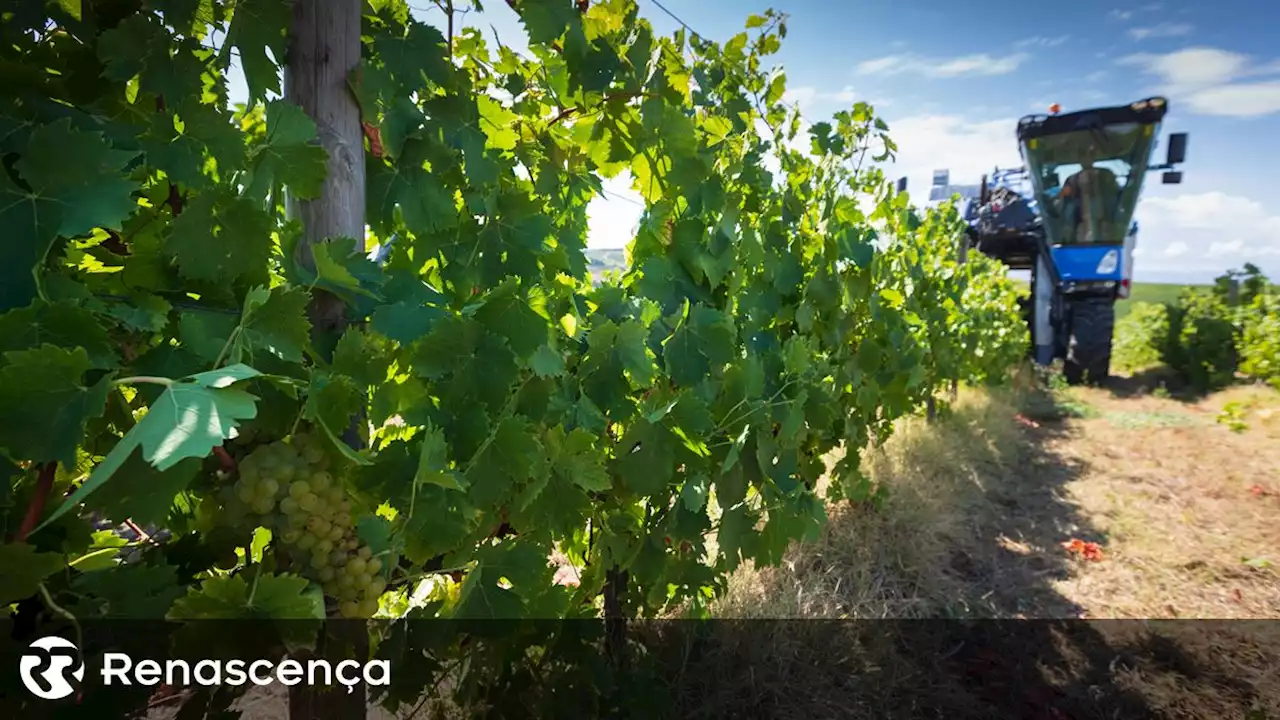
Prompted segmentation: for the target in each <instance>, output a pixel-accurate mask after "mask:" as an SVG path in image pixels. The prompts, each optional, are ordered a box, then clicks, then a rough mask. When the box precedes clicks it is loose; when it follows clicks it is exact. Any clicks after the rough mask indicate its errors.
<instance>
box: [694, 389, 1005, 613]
mask: <svg viewBox="0 0 1280 720" xmlns="http://www.w3.org/2000/svg"><path fill="white" fill-rule="evenodd" d="M1016 412H1017V410H1016V408H1015V407H1014V404H1013V398H1011V397H1009V396H996V395H990V394H983V393H977V392H965V393H962V395H961V397H960V398H959V400H958V402H957V403H956V405H955V406H954V408H953V413H954V414H953V415H952V417H951V418H949V419H948V420H946V421H944V422H941V423H938V424H936V425H934V426H930V425H928V424H927V423H926V422H925V421H924V420H923V419H919V418H912V419H910V420H907V421H904V422H903V423H901V424H900V426H899V428H898V430H897V434H895V435H894V437H893V438H892V439H890V440H889V442H888V443H887V444H886V445H885V446H884V447H883V448H881V449H879V450H875V451H869V452H866V453H864V458H863V462H864V463H865V464H866V467H867V469H868V470H869V474H870V476H871V478H872V479H873V481H875V482H876V483H877V484H879V485H882V486H884V487H885V488H886V489H887V490H888V493H887V496H886V497H885V499H884V501H883V502H882V503H881V504H880V506H879V507H878V508H877V507H876V506H874V505H872V504H869V503H868V504H862V505H857V506H849V505H847V504H846V505H841V506H839V507H835V508H831V510H830V517H829V520H828V523H827V526H826V528H825V530H824V532H823V535H822V538H821V539H820V540H818V541H817V542H815V543H812V544H806V545H801V544H797V545H794V546H793V547H792V549H791V551H790V552H789V553H788V555H787V557H786V559H785V561H784V564H783V566H781V567H778V568H764V569H759V570H757V569H754V568H750V567H748V568H744V569H743V570H741V571H739V572H738V573H737V574H736V575H735V576H734V578H733V579H732V581H731V583H730V588H729V592H728V594H727V595H726V596H725V597H724V599H723V600H721V601H720V602H719V603H718V605H717V606H716V607H715V609H714V614H715V615H716V616H718V617H729V618H918V617H938V616H940V615H951V614H953V613H952V612H951V610H953V609H955V608H953V607H952V606H953V605H954V602H953V601H954V600H955V599H961V598H963V597H964V596H966V595H972V593H959V594H958V593H957V592H956V590H957V583H958V582H959V583H963V582H965V581H964V579H963V578H959V577H957V575H956V573H954V572H951V571H949V570H948V568H949V566H950V565H951V564H952V560H953V559H954V558H955V557H956V552H957V550H958V549H960V548H962V546H963V545H965V544H966V543H965V540H966V538H968V537H972V536H973V534H974V530H973V527H972V524H973V518H974V513H973V512H972V510H973V507H972V506H973V503H974V501H975V499H977V498H982V497H983V496H984V494H985V493H986V492H987V491H988V490H990V489H992V480H993V478H999V477H1000V476H1001V475H1004V474H1006V472H1007V471H1008V469H1010V468H1016V467H1019V466H1021V465H1022V463H1023V461H1024V460H1025V459H1027V458H1025V457H1024V451H1025V448H1024V446H1023V443H1022V441H1021V437H1020V432H1019V430H1018V427H1017V425H1016V423H1015V422H1014V421H1013V419H1012V418H1013V416H1014V415H1015V414H1016ZM926 528H927V531H926V532H922V529H926ZM1013 543H1014V544H1016V541H1013Z"/></svg>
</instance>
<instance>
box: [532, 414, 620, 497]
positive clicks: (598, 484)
mask: <svg viewBox="0 0 1280 720" xmlns="http://www.w3.org/2000/svg"><path fill="white" fill-rule="evenodd" d="M547 444H548V445H549V446H550V448H551V452H552V458H551V462H552V464H553V466H554V467H555V470H556V472H558V473H560V475H561V476H562V477H564V478H565V479H566V480H568V481H570V482H572V483H573V484H575V485H577V486H578V487H580V488H582V489H583V490H589V491H594V492H602V491H605V490H608V489H609V487H610V485H611V484H612V483H611V482H610V480H609V473H608V472H607V471H606V470H605V466H604V453H603V451H602V450H601V449H599V448H597V447H596V439H595V436H594V435H592V434H591V433H589V432H587V431H586V430H584V429H582V428H574V429H573V430H571V431H570V432H569V434H568V435H565V433H564V429H563V428H559V427H557V428H554V429H552V430H551V432H550V433H549V434H548V438H547Z"/></svg>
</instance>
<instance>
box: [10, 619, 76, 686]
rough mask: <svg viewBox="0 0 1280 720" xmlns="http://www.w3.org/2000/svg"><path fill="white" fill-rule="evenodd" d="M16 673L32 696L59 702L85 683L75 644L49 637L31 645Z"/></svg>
mask: <svg viewBox="0 0 1280 720" xmlns="http://www.w3.org/2000/svg"><path fill="white" fill-rule="evenodd" d="M18 671H19V672H20V673H21V675H22V684H23V685H26V686H27V689H28V690H30V691H31V694H33V695H35V696H36V697H39V698H43V699H45V700H61V699H62V698H64V697H67V696H68V695H70V694H71V693H73V692H75V691H76V687H77V686H78V685H79V684H80V683H81V682H82V681H83V680H84V661H83V660H81V659H80V648H78V647H76V644H75V643H73V642H71V641H70V640H67V639H66V638H60V637H58V636H56V635H50V636H48V637H42V638H40V639H39V640H36V641H35V642H33V643H31V645H30V646H29V647H28V648H27V651H26V652H25V653H23V654H22V659H21V660H19V661H18ZM68 676H69V677H70V678H71V679H68ZM72 679H73V680H74V681H75V682H74V683H72V681H71V680H72Z"/></svg>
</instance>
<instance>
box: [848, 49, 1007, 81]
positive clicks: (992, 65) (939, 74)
mask: <svg viewBox="0 0 1280 720" xmlns="http://www.w3.org/2000/svg"><path fill="white" fill-rule="evenodd" d="M1028 57H1030V56H1029V55H1027V54H1026V53H1014V54H1012V55H1005V56H1003V57H992V56H991V55H988V54H987V53H976V54H973V55H962V56H959V57H953V58H926V57H921V56H919V55H910V54H903V55H886V56H885V57H882V58H876V59H874V60H866V61H863V62H860V63H858V66H857V67H856V68H855V70H856V72H857V73H858V74H859V75H900V74H902V73H915V74H917V75H924V76H926V77H934V78H953V77H959V76H961V75H1008V74H1009V73H1011V72H1013V71H1015V70H1017V69H1018V66H1020V65H1021V64H1022V63H1023V61H1025V60H1026V59H1027V58H1028Z"/></svg>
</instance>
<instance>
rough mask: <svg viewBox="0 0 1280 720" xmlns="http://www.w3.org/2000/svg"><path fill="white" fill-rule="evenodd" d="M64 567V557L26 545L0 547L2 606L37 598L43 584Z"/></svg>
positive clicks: (0, 598) (0, 594) (0, 599)
mask: <svg viewBox="0 0 1280 720" xmlns="http://www.w3.org/2000/svg"><path fill="white" fill-rule="evenodd" d="M63 567H65V564H64V562H63V560H62V555H60V554H58V553H50V552H37V551H36V549H35V547H33V546H31V545H27V544H25V543H10V544H6V545H0V577H2V578H4V582H3V583H0V605H8V604H9V603H13V602H17V601H19V600H22V599H24V598H28V597H30V596H32V595H34V594H35V593H36V592H37V591H38V590H39V589H40V583H42V582H44V579H45V578H47V577H49V576H50V575H52V574H54V573H56V572H58V571H59V570H61V569H62V568H63Z"/></svg>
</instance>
